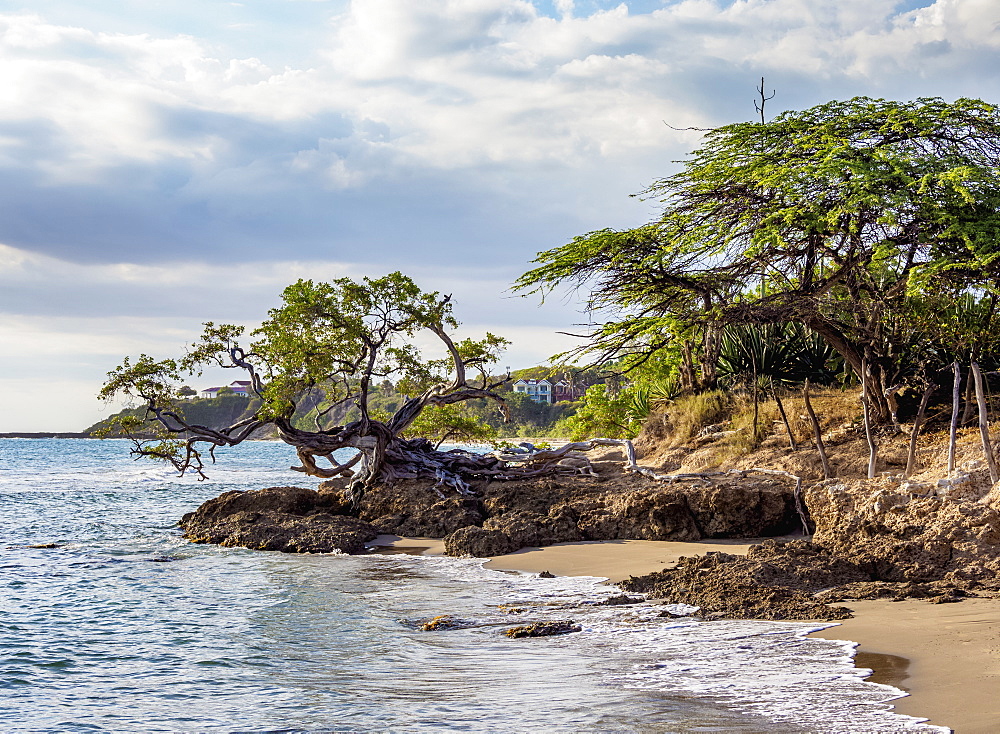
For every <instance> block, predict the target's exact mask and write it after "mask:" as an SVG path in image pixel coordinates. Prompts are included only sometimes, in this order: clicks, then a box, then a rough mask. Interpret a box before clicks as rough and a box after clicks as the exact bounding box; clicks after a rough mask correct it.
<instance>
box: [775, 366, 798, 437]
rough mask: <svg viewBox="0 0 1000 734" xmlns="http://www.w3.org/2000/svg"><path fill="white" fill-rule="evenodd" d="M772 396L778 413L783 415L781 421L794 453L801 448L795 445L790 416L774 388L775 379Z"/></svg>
mask: <svg viewBox="0 0 1000 734" xmlns="http://www.w3.org/2000/svg"><path fill="white" fill-rule="evenodd" d="M771 394H772V395H774V402H775V403H777V405H778V412H779V413H780V414H781V420H782V422H783V423H784V424H785V430H786V431H787V432H788V445H789V446H790V447H791V449H792V451H798V448H799V447H798V446H796V445H795V436H794V435H792V426H791V424H790V423H789V422H788V414H787V413H785V406H784V405H783V404H782V402H781V396H780V395H778V391H777V390H776V389H775V388H774V378H771Z"/></svg>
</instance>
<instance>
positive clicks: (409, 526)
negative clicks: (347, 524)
mask: <svg viewBox="0 0 1000 734" xmlns="http://www.w3.org/2000/svg"><path fill="white" fill-rule="evenodd" d="M431 485H432V483H431V482H426V481H416V480H405V481H401V482H398V483H396V484H394V485H393V486H391V487H389V486H378V487H374V488H372V489H370V490H368V491H366V492H365V494H364V496H363V497H362V499H361V505H360V507H359V510H358V515H359V517H360V518H361V519H362V520H366V521H368V522H370V523H372V525H374V526H375V527H376V528H377V529H378V531H379V532H380V533H387V534H392V535H403V536H410V537H424V538H443V537H444V536H446V535H448V534H449V533H453V532H454V531H456V530H458V529H459V528H464V527H467V526H469V525H482V524H483V519H484V513H483V507H482V503H481V502H480V501H479V500H478V499H476V498H470V497H460V496H448V497H445V498H444V499H441V497H439V496H438V494H437V492H435V491H434V489H433V488H432V486H431ZM321 486H322V485H321Z"/></svg>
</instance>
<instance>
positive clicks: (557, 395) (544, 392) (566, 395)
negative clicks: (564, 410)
mask: <svg viewBox="0 0 1000 734" xmlns="http://www.w3.org/2000/svg"><path fill="white" fill-rule="evenodd" d="M513 387H514V392H522V393H525V394H526V395H527V396H528V397H529V398H531V399H532V400H534V401H535V402H536V403H547V404H548V405H552V404H553V403H558V402H559V401H560V400H576V399H577V398H578V397H580V396H581V395H583V392H584V391H583V390H580V389H574V388H573V387H572V386H570V384H569V383H568V382H567V381H566V380H559V382H550V381H549V380H546V379H544V378H543V379H541V380H527V379H523V378H522V379H520V380H517V381H516V382H515V383H514V385H513Z"/></svg>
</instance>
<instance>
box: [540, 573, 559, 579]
mask: <svg viewBox="0 0 1000 734" xmlns="http://www.w3.org/2000/svg"><path fill="white" fill-rule="evenodd" d="M555 577H556V575H555V574H554V573H550V572H549V571H542V572H541V573H540V574H538V578H540V579H554V578H555Z"/></svg>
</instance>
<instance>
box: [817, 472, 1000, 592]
mask: <svg viewBox="0 0 1000 734" xmlns="http://www.w3.org/2000/svg"><path fill="white" fill-rule="evenodd" d="M805 499H806V504H807V506H808V508H809V513H810V515H811V517H812V519H813V521H814V522H815V523H816V533H815V536H814V540H815V542H816V543H819V544H820V545H822V546H824V547H825V548H827V549H828V550H830V551H831V552H832V553H834V554H838V555H844V556H848V557H850V558H851V559H853V560H854V561H855V562H856V563H857V564H858V565H859V566H861V567H862V568H864V569H866V570H867V571H868V572H869V573H870V574H871V576H872V578H873V579H874V580H877V581H887V582H917V583H919V582H928V581H947V582H955V583H958V584H961V585H963V586H966V587H968V588H976V587H977V586H989V587H992V586H994V585H995V584H996V579H997V577H998V575H1000V512H998V510H997V508H996V507H995V506H994V499H993V493H992V492H991V493H989V494H987V495H986V496H985V497H983V498H982V499H979V500H977V499H972V498H969V497H963V496H961V495H960V494H958V493H956V494H955V496H927V497H922V496H915V495H914V494H913V493H912V492H911V491H909V490H908V488H906V487H905V486H903V485H900V484H898V483H893V482H891V481H888V480H886V481H883V482H878V481H872V482H855V483H854V484H852V485H850V486H845V485H844V484H841V483H837V482H823V483H820V484H817V485H815V486H813V487H810V488H808V489H807V491H806V493H805Z"/></svg>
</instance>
